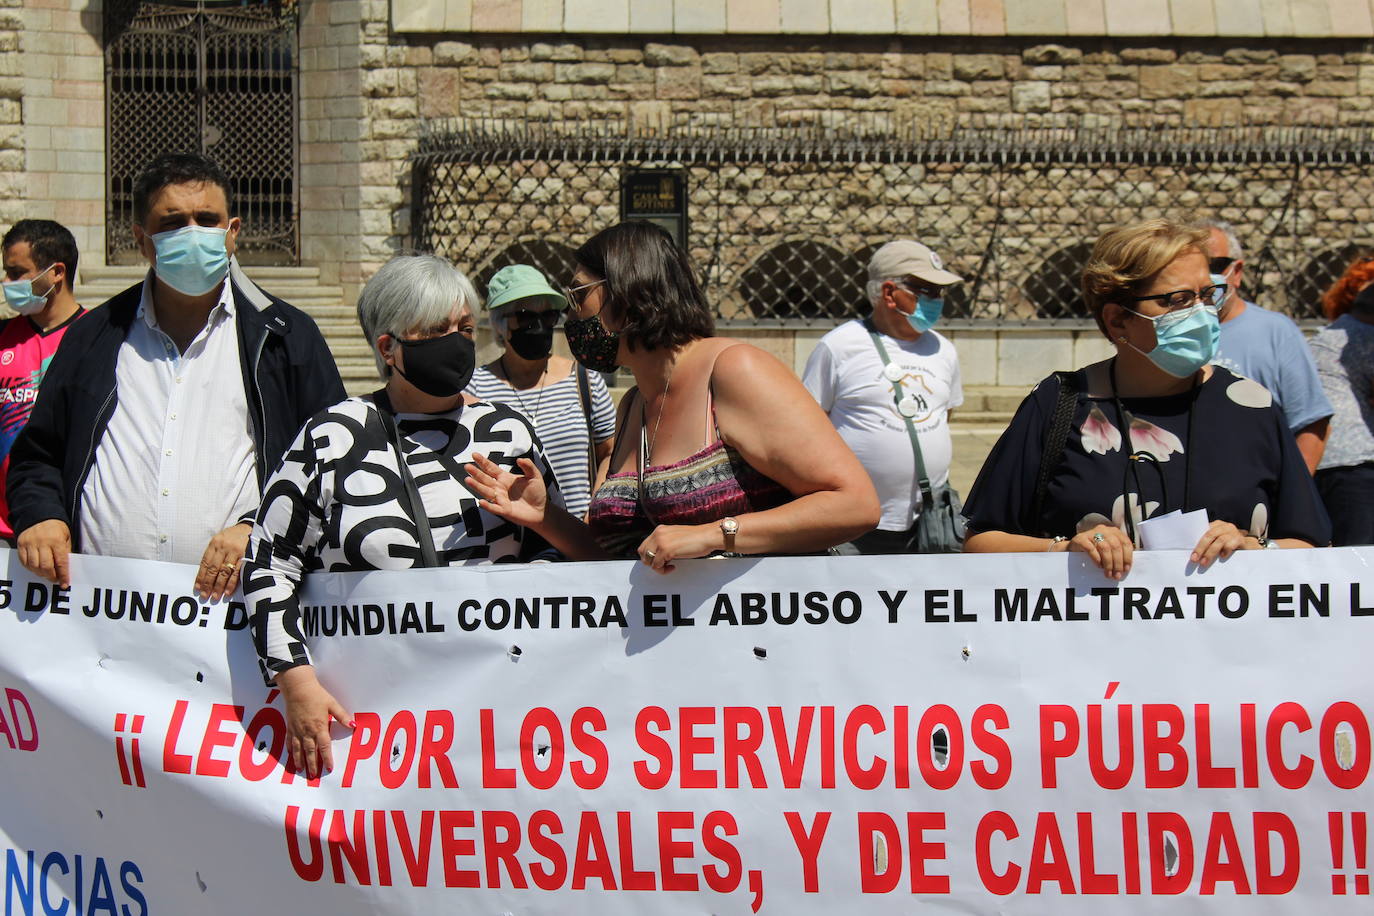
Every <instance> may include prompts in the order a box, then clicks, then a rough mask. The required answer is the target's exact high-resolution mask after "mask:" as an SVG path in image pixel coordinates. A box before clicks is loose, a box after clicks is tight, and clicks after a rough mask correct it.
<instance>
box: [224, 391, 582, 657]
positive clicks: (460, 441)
mask: <svg viewBox="0 0 1374 916" xmlns="http://www.w3.org/2000/svg"><path fill="white" fill-rule="evenodd" d="M396 424H397V428H398V430H399V432H400V435H401V438H402V441H403V442H404V444H405V448H406V466H407V467H408V468H409V469H410V473H411V475H412V476H413V477H414V479H415V484H416V486H417V487H418V488H419V491H420V500H421V502H422V503H423V504H424V508H425V512H426V513H427V514H428V515H429V523H430V529H431V531H432V532H433V537H434V547H435V551H436V553H437V555H438V559H439V562H440V564H441V565H444V566H458V565H466V564H474V563H512V562H520V561H525V560H532V559H538V558H541V557H548V556H552V555H553V553H552V551H551V550H550V548H549V547H548V545H547V544H546V543H545V542H544V541H543V539H541V538H539V537H538V536H537V535H535V534H534V533H533V532H531V531H527V530H526V529H523V528H520V527H519V526H517V525H514V524H511V523H510V522H507V521H505V520H503V519H501V518H498V517H497V516H495V515H492V514H491V513H489V512H486V511H485V510H483V509H482V508H481V507H480V506H479V505H478V503H477V498H476V497H475V496H473V495H472V494H471V493H470V492H468V490H467V488H465V487H464V486H463V484H462V480H463V479H464V478H465V477H466V476H467V474H466V472H464V470H463V465H464V464H466V463H468V462H470V461H471V460H472V453H473V452H474V451H477V452H481V453H482V454H484V455H486V456H487V457H489V458H490V459H491V460H492V461H494V462H496V463H497V464H499V465H501V466H502V467H507V468H510V469H511V470H513V471H516V473H519V472H518V470H517V469H516V464H515V462H516V459H518V458H529V459H530V460H531V461H533V462H534V464H535V467H537V468H538V469H539V472H540V473H541V475H542V476H543V478H544V482H545V484H546V485H547V486H548V488H549V498H550V500H551V501H553V502H554V503H556V504H558V505H562V498H561V496H560V495H559V494H558V488H557V484H556V483H555V481H554V478H553V473H552V472H551V471H550V470H549V468H548V465H547V463H546V462H545V461H544V456H543V454H542V450H541V448H540V445H539V440H538V438H537V437H536V436H535V433H534V428H533V427H532V426H531V425H530V422H529V421H528V420H527V419H525V417H524V415H523V414H521V413H519V412H517V411H516V410H515V409H513V408H511V407H508V406H506V405H504V404H488V403H477V404H469V405H466V406H464V407H462V408H460V409H459V410H455V411H452V412H450V413H446V414H433V415H430V414H406V413H402V414H398V415H397V416H396ZM406 507H407V499H406V495H405V487H404V483H403V480H402V478H401V475H400V470H399V464H398V456H397V454H396V448H395V446H394V445H393V444H392V441H391V438H390V436H388V435H387V432H386V429H385V427H384V426H383V424H382V419H381V414H380V413H379V412H378V408H377V407H376V405H374V404H373V403H372V401H371V400H370V399H363V398H349V399H348V400H346V401H343V402H341V403H339V404H335V405H334V406H333V407H330V408H327V409H326V410H323V411H321V412H320V413H318V414H316V415H315V416H314V417H312V418H310V420H309V421H308V422H307V423H306V424H305V426H304V427H303V428H302V429H301V431H300V434H299V435H297V436H296V440H295V441H294V442H293V443H291V447H290V448H289V449H287V451H286V454H285V456H284V457H283V458H282V463H281V466H280V467H279V468H278V469H277V471H276V473H274V474H273V475H272V478H271V479H270V480H269V481H268V482H267V486H266V488H265V490H264V492H263V498H262V507H261V509H260V510H259V511H258V517H257V521H256V523H255V524H254V526H253V537H252V540H251V541H250V543H249V545H248V554H247V558H246V560H245V562H244V572H243V593H244V597H245V599H246V600H247V602H248V605H249V608H250V614H251V619H252V627H253V639H254V643H255V644H256V646H257V650H258V658H259V661H260V663H261V665H262V669H263V676H264V677H265V678H266V679H267V682H268V683H269V684H270V683H272V681H273V680H274V679H275V678H276V675H277V674H278V673H279V672H281V671H285V670H286V669H288V668H291V667H294V666H296V665H303V664H309V663H310V655H309V652H308V650H307V648H306V644H305V639H304V638H303V636H302V632H301V626H300V604H299V600H298V597H297V587H298V586H299V584H300V581H301V576H303V575H304V574H306V573H309V572H313V571H315V570H324V571H327V572H347V571H358V570H372V569H412V568H415V567H418V566H419V565H420V564H421V559H420V544H419V539H418V536H417V528H416V525H415V521H414V519H412V518H411V517H410V515H409V513H408V512H407V509H406Z"/></svg>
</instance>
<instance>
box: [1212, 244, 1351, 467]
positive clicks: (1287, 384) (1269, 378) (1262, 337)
mask: <svg viewBox="0 0 1374 916" xmlns="http://www.w3.org/2000/svg"><path fill="white" fill-rule="evenodd" d="M1199 225H1200V226H1201V227H1202V228H1204V229H1206V230H1207V231H1208V233H1209V235H1210V243H1209V245H1208V254H1209V255H1210V268H1211V272H1212V282H1214V283H1225V284H1226V285H1227V286H1228V287H1230V291H1229V292H1228V293H1227V296H1226V299H1225V300H1224V301H1223V302H1222V304H1221V309H1220V311H1219V312H1218V315H1217V317H1218V318H1220V319H1221V342H1220V343H1219V344H1218V345H1217V355H1216V357H1215V358H1213V360H1212V362H1213V363H1215V364H1216V365H1218V366H1225V367H1226V368H1227V369H1230V370H1231V371H1232V372H1234V373H1236V374H1237V375H1243V376H1245V377H1246V378H1251V379H1254V380H1255V381H1257V382H1259V383H1260V384H1261V385H1263V386H1264V387H1265V388H1268V389H1269V393H1270V394H1272V395H1273V396H1274V404H1275V405H1276V406H1277V407H1278V408H1279V409H1280V410H1282V411H1283V415H1284V417H1285V418H1286V419H1287V421H1288V428H1289V429H1290V430H1292V432H1293V436H1294V437H1295V438H1296V439H1297V440H1298V449H1299V450H1300V451H1301V452H1302V456H1303V459H1304V460H1305V461H1306V462H1307V469H1308V470H1309V471H1315V470H1316V469H1317V463H1318V462H1320V461H1321V457H1322V451H1323V450H1324V449H1325V448H1326V433H1327V426H1328V423H1329V421H1330V419H1331V403H1330V402H1329V401H1328V400H1327V399H1326V395H1325V394H1324V393H1323V392H1322V383H1321V379H1320V378H1318V377H1317V366H1316V363H1315V362H1313V360H1312V353H1311V351H1310V350H1309V349H1308V347H1307V341H1306V340H1305V339H1304V338H1303V335H1302V331H1301V330H1300V329H1299V328H1298V326H1297V324H1296V323H1294V321H1293V319H1291V318H1289V317H1288V316H1287V315H1281V314H1279V313H1278V312H1271V311H1269V310H1268V309H1264V308H1260V307H1259V306H1258V305H1255V304H1254V303H1253V302H1246V301H1245V300H1244V299H1242V298H1241V296H1240V284H1241V279H1242V274H1243V272H1244V270H1245V260H1244V252H1243V250H1242V249H1241V247H1240V241H1239V240H1237V238H1236V233H1235V230H1234V229H1233V228H1232V227H1231V225H1230V224H1229V223H1224V222H1222V221H1221V220H1203V221H1202V222H1201V223H1200V224H1199Z"/></svg>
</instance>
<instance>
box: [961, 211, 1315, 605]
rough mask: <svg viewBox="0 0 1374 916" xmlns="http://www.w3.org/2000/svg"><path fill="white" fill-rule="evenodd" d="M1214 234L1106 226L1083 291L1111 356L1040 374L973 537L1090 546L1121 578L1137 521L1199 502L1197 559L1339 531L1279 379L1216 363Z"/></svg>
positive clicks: (979, 545) (1301, 543)
mask: <svg viewBox="0 0 1374 916" xmlns="http://www.w3.org/2000/svg"><path fill="white" fill-rule="evenodd" d="M1206 243H1207V237H1206V234H1205V232H1203V231H1202V230H1196V229H1190V228H1185V227H1183V226H1180V225H1177V224H1175V223H1171V222H1168V221H1166V220H1158V219H1156V220H1149V221H1147V222H1144V223H1140V224H1138V225H1134V226H1127V227H1123V228H1118V229H1113V230H1111V231H1109V232H1107V233H1106V234H1104V235H1103V236H1102V237H1101V238H1099V239H1098V240H1097V243H1096V245H1095V246H1094V247H1093V252H1092V256H1091V258H1090V259H1089V261H1088V265H1087V267H1086V269H1085V270H1084V273H1083V295H1084V297H1085V299H1086V300H1087V304H1088V306H1089V308H1090V309H1091V310H1092V314H1093V317H1094V318H1095V319H1096V320H1097V326H1098V328H1099V329H1100V330H1101V331H1102V333H1103V334H1104V335H1105V336H1106V337H1107V339H1108V340H1109V341H1111V343H1112V345H1113V346H1114V347H1115V348H1116V354H1115V355H1114V356H1112V357H1111V358H1110V359H1107V360H1104V361H1102V362H1100V363H1094V364H1093V365H1091V366H1087V367H1085V368H1083V369H1080V370H1078V371H1077V372H1074V373H1066V374H1058V373H1057V374H1056V375H1054V376H1051V377H1050V378H1048V379H1045V380H1044V381H1042V382H1041V383H1040V384H1039V385H1038V386H1036V388H1035V390H1034V391H1032V392H1031V393H1030V395H1029V396H1028V397H1027V398H1026V400H1025V401H1023V402H1022V404H1021V407H1020V408H1019V409H1018V410H1017V413H1016V416H1015V418H1014V419H1013V420H1012V422H1011V426H1010V427H1009V428H1008V429H1007V431H1006V432H1005V433H1004V434H1003V435H1002V438H1001V439H1000V440H999V441H998V443H997V445H996V446H995V447H994V448H993V450H992V452H991V454H989V456H988V459H987V462H986V463H985V464H984V465H983V469H982V471H981V473H980V474H979V476H978V481H977V483H976V484H974V488H973V490H972V492H971V493H970V494H969V499H968V503H967V504H966V506H965V513H966V515H967V518H968V530H969V536H968V539H967V540H966V541H965V544H964V549H965V550H966V551H970V552H984V551H993V552H1003V551H1005V552H1022V551H1044V550H1052V551H1064V550H1073V551H1081V552H1083V553H1086V554H1087V555H1088V556H1089V557H1090V558H1091V559H1092V561H1093V562H1094V563H1096V564H1097V565H1098V566H1099V567H1101V569H1102V571H1103V572H1104V573H1105V574H1106V575H1107V576H1108V577H1109V578H1112V579H1121V578H1123V577H1124V576H1125V575H1126V573H1127V572H1129V570H1130V567H1131V558H1132V555H1133V552H1134V551H1135V550H1136V549H1138V548H1139V547H1140V526H1141V523H1142V522H1144V521H1146V520H1148V519H1153V518H1157V517H1159V516H1161V515H1164V514H1166V513H1169V512H1173V511H1174V510H1182V511H1184V512H1188V511H1193V510H1199V509H1201V510H1206V513H1207V519H1208V522H1207V527H1206V530H1205V532H1204V533H1203V534H1202V536H1201V537H1200V538H1199V540H1198V541H1197V544H1196V546H1194V548H1193V551H1192V557H1191V559H1192V561H1193V562H1195V563H1197V564H1199V565H1200V566H1207V565H1209V564H1211V563H1212V562H1213V561H1214V560H1216V559H1218V558H1221V559H1225V558H1226V557H1229V556H1230V555H1231V554H1232V553H1233V552H1234V551H1236V550H1254V549H1265V548H1269V549H1277V548H1283V547H1311V546H1313V545H1316V544H1322V545H1324V544H1327V543H1328V542H1329V541H1330V537H1331V526H1330V523H1329V522H1328V520H1327V517H1326V513H1325V511H1324V510H1323V509H1322V507H1321V503H1320V501H1319V499H1318V497H1317V493H1316V489H1315V488H1314V487H1313V485H1312V478H1311V476H1310V475H1309V474H1308V473H1307V468H1306V465H1305V464H1304V463H1303V459H1302V454H1301V453H1300V452H1299V451H1298V448H1297V444H1296V442H1295V441H1294V439H1293V435H1292V433H1291V432H1289V430H1288V428H1287V425H1286V424H1285V422H1284V418H1283V414H1282V413H1281V412H1280V411H1279V410H1278V409H1277V408H1276V407H1275V406H1274V404H1273V398H1272V397H1271V396H1270V394H1269V392H1268V390H1266V389H1265V388H1264V387H1263V386H1262V385H1260V384H1259V383H1258V382H1253V381H1251V380H1249V379H1246V378H1241V377H1239V376H1236V375H1233V374H1232V373H1231V372H1229V371H1227V370H1226V369H1223V368H1221V367H1220V366H1212V365H1209V364H1208V363H1209V361H1210V360H1211V359H1212V357H1213V355H1214V354H1215V353H1216V346H1217V340H1218V338H1219V336H1220V329H1219V324H1218V321H1217V306H1218V304H1219V303H1220V301H1221V300H1222V298H1224V296H1225V293H1226V290H1225V287H1223V286H1216V285H1213V283H1212V280H1211V278H1210V276H1209V274H1208V269H1207V255H1206ZM1066 386H1067V393H1063V394H1061V392H1065V391H1066ZM1061 397H1062V400H1061ZM1061 404H1062V405H1063V409H1062V412H1061V417H1062V418H1063V420H1064V421H1065V423H1066V425H1065V426H1062V427H1061V428H1060V431H1059V434H1058V436H1054V435H1051V432H1052V429H1051V427H1052V426H1053V422H1052V421H1053V419H1054V416H1055V414H1056V409H1057V408H1060V405H1061ZM1056 439H1057V442H1056ZM1056 446H1058V448H1056ZM1042 462H1044V463H1045V465H1046V466H1045V472H1044V474H1043V475H1041V473H1040V472H1041V466H1042Z"/></svg>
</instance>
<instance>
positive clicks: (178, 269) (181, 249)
mask: <svg viewBox="0 0 1374 916" xmlns="http://www.w3.org/2000/svg"><path fill="white" fill-rule="evenodd" d="M225 235H226V232H225V230H223V229H216V228H215V227H213V226H183V227H182V228H180V229H172V230H170V231H167V232H159V233H157V234H156V235H154V236H152V237H151V238H152V240H153V247H154V248H155V249H156V250H157V260H156V261H155V262H154V264H153V270H154V272H156V273H157V278H158V279H159V280H161V281H162V282H163V283H166V284H167V285H168V286H170V287H171V288H172V289H174V290H176V291H177V292H179V293H181V294H182V295H185V296H203V295H205V294H206V293H208V292H210V290H212V289H214V288H215V287H216V286H219V284H220V281H222V280H223V279H224V277H225V275H226V274H228V273H229V251H228V249H227V248H225V245H224V243H225Z"/></svg>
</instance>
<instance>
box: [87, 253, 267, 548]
mask: <svg viewBox="0 0 1374 916" xmlns="http://www.w3.org/2000/svg"><path fill="white" fill-rule="evenodd" d="M152 284H153V275H152V273H151V272H150V273H149V274H148V279H146V280H145V281H144V282H143V298H142V301H141V302H140V303H139V307H138V315H137V317H136V318H135V320H134V322H133V325H132V326H131V327H130V330H129V336H128V337H127V338H125V340H124V343H123V344H122V345H121V346H120V348H119V357H118V362H117V364H116V367H115V384H116V392H117V394H116V404H115V408H114V413H113V414H112V415H111V417H110V423H109V426H108V427H107V428H106V430H105V434H104V435H103V436H102V437H101V439H100V444H99V445H98V446H97V447H96V451H95V462H94V464H93V465H92V467H91V471H90V474H89V475H88V476H87V478H86V485H85V487H84V488H83V490H82V494H81V499H82V508H81V552H82V553H87V554H96V555H100V556H112V557H131V558H135V559H143V560H168V561H171V562H175V563H199V562H200V559H201V556H202V554H203V553H204V552H205V546H206V544H208V543H209V541H210V538H211V537H213V536H214V535H215V534H216V533H217V532H219V531H222V530H223V529H225V528H227V527H229V526H230V525H232V524H234V523H235V522H237V521H238V519H239V517H240V516H241V515H243V514H245V513H247V512H250V511H252V510H253V509H255V508H256V507H257V505H258V501H259V494H258V479H257V454H256V450H255V448H254V445H253V435H252V429H251V427H250V424H251V422H252V421H251V419H250V418H249V416H248V398H247V395H246V393H245V392H244V387H243V370H242V363H241V361H240V358H239V340H238V332H237V327H236V325H235V310H234V296H233V291H232V289H231V286H230V284H229V283H228V282H227V281H226V282H225V284H224V286H223V289H222V291H221V293H220V300H219V303H218V304H217V305H216V306H215V307H214V309H212V310H211V312H210V316H209V318H208V319H207V320H206V322H205V327H204V328H202V329H201V331H200V333H199V334H197V335H196V337H195V339H194V340H192V341H191V344H190V346H188V347H187V348H186V352H184V353H180V354H179V353H177V348H176V344H174V343H172V339H171V338H170V337H168V336H167V335H166V333H164V332H163V331H162V329H161V328H159V327H158V324H157V316H156V314H155V312H154V310H153V307H152Z"/></svg>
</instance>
